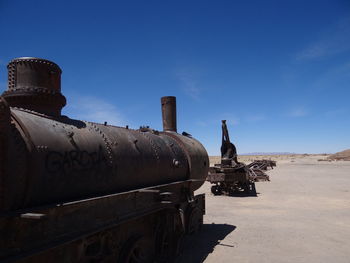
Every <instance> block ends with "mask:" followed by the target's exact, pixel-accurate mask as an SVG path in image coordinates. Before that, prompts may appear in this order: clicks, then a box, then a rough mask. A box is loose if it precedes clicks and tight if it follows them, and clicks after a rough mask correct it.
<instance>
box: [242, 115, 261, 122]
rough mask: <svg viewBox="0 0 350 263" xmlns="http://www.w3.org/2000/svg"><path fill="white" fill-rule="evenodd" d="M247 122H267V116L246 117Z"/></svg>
mask: <svg viewBox="0 0 350 263" xmlns="http://www.w3.org/2000/svg"><path fill="white" fill-rule="evenodd" d="M245 120H246V121H247V122H259V121H264V120H266V116H265V115H264V114H252V115H248V116H246V118H245Z"/></svg>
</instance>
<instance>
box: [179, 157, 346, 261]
mask: <svg viewBox="0 0 350 263" xmlns="http://www.w3.org/2000/svg"><path fill="white" fill-rule="evenodd" d="M264 158H265V159H272V160H276V161H277V167H275V168H274V169H273V170H271V171H269V172H268V174H269V175H270V179H271V181H270V182H259V183H256V189H257V192H258V195H257V197H253V196H247V197H230V196H214V195H212V194H211V193H210V184H209V183H208V182H206V183H205V184H204V185H203V186H202V187H201V188H200V189H198V190H197V191H196V193H205V194H206V215H205V219H204V225H203V228H202V230H201V231H200V232H199V233H197V234H196V235H192V236H190V237H188V238H187V239H185V241H184V249H183V254H182V255H181V256H180V258H179V259H178V261H177V262H206V263H210V262H213V263H219V262H247V263H248V262H252V263H253V262H254V263H255V262H259V263H265V262H266V263H271V262H278V263H280V262H281V263H283V262H293V263H296V262H305V263H306V262H307V263H313V262H317V263H319V262H324V263H329V262H337V263H338V262H339V263H341V262H344V263H345V262H346V263H348V262H350V162H349V161H329V159H328V156H327V155H288V156H258V157H256V156H241V157H240V158H239V160H240V161H243V162H246V163H249V162H250V160H253V159H264ZM218 160H220V158H219V157H216V158H215V157H213V158H211V162H212V163H211V164H212V165H213V164H214V163H217V162H218Z"/></svg>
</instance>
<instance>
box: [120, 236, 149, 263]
mask: <svg viewBox="0 0 350 263" xmlns="http://www.w3.org/2000/svg"><path fill="white" fill-rule="evenodd" d="M154 260H155V240H154V239H153V238H151V237H148V236H135V237H131V238H129V240H128V241H127V242H126V243H125V245H124V247H123V249H122V255H121V257H120V259H119V261H118V262H120V263H150V262H154Z"/></svg>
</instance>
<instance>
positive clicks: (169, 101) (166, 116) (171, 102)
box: [161, 96, 177, 132]
mask: <svg viewBox="0 0 350 263" xmlns="http://www.w3.org/2000/svg"><path fill="white" fill-rule="evenodd" d="M161 103H162V118H163V131H173V132H177V127H176V97H174V96H166V97H162V98H161Z"/></svg>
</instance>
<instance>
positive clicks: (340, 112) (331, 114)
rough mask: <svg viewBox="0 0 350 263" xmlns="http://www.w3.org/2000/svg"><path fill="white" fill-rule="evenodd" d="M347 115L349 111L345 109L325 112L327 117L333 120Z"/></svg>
mask: <svg viewBox="0 0 350 263" xmlns="http://www.w3.org/2000/svg"><path fill="white" fill-rule="evenodd" d="M346 113H347V111H346V110H345V109H335V110H330V111H327V112H325V114H324V115H325V116H326V117H329V118H333V117H338V116H341V115H345V114H346Z"/></svg>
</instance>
